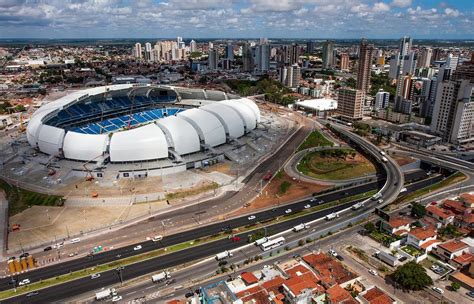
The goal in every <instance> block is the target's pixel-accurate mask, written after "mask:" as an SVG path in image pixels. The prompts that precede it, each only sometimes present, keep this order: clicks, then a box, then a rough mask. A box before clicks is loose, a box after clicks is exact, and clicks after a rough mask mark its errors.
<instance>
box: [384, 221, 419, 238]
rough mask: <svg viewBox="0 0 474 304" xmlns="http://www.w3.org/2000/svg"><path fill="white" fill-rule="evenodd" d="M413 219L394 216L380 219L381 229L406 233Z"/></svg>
mask: <svg viewBox="0 0 474 304" xmlns="http://www.w3.org/2000/svg"><path fill="white" fill-rule="evenodd" d="M412 222H413V221H412V220H410V219H409V218H407V217H394V218H390V220H389V221H384V220H383V221H382V229H384V230H385V231H387V232H389V233H390V234H396V235H406V234H407V233H408V231H410V224H411V223H412Z"/></svg>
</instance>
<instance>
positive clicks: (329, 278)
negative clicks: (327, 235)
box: [303, 253, 357, 286]
mask: <svg viewBox="0 0 474 304" xmlns="http://www.w3.org/2000/svg"><path fill="white" fill-rule="evenodd" d="M303 260H304V261H305V262H306V263H308V264H309V265H311V267H313V269H314V270H315V272H316V275H317V276H318V277H319V278H320V280H321V282H323V283H325V284H326V285H327V286H332V285H334V284H335V283H337V284H342V283H345V282H348V281H350V280H352V279H355V278H356V277H357V275H356V274H355V273H353V272H351V271H349V270H348V269H346V268H344V266H342V264H341V263H340V262H339V261H338V260H336V259H334V258H331V257H330V256H329V255H326V254H325V253H318V254H308V255H306V256H304V257H303Z"/></svg>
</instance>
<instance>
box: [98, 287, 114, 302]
mask: <svg viewBox="0 0 474 304" xmlns="http://www.w3.org/2000/svg"><path fill="white" fill-rule="evenodd" d="M116 295H117V292H116V291H115V288H107V289H104V290H101V291H99V292H96V293H95V299H96V300H97V301H101V300H106V299H109V298H112V297H114V296H116Z"/></svg>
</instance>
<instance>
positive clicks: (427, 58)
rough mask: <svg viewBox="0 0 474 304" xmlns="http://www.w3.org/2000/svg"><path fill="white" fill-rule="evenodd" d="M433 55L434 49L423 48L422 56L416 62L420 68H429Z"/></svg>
mask: <svg viewBox="0 0 474 304" xmlns="http://www.w3.org/2000/svg"><path fill="white" fill-rule="evenodd" d="M432 55H433V49H432V48H423V49H422V50H421V54H420V56H418V60H417V62H416V66H417V67H418V68H429V67H430V65H431V56H432Z"/></svg>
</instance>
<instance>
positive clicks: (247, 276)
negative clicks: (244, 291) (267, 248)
mask: <svg viewBox="0 0 474 304" xmlns="http://www.w3.org/2000/svg"><path fill="white" fill-rule="evenodd" d="M240 277H241V278H242V280H243V281H244V282H245V284H246V285H252V284H255V283H257V282H258V279H257V277H256V276H255V275H254V274H253V273H251V272H243V273H242V274H241V275H240Z"/></svg>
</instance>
